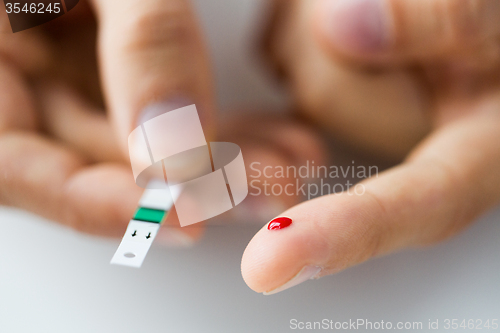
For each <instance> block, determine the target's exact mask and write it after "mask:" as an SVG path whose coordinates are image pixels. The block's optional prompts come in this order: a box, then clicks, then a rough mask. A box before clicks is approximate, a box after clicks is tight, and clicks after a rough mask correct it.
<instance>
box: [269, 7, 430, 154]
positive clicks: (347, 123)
mask: <svg viewBox="0 0 500 333" xmlns="http://www.w3.org/2000/svg"><path fill="white" fill-rule="evenodd" d="M315 3H316V2H311V1H293V2H291V3H289V2H287V3H285V4H282V6H283V7H286V8H282V9H281V10H282V11H284V12H285V13H284V14H282V16H281V17H280V22H279V23H280V24H276V25H275V26H274V27H273V30H271V31H269V32H268V33H269V35H270V38H269V40H270V41H271V44H270V48H269V50H268V51H269V52H270V53H269V54H268V56H270V57H271V58H272V59H273V60H274V61H275V62H276V63H278V64H279V66H280V67H281V70H282V71H284V72H286V73H287V78H288V80H289V86H290V90H291V92H292V95H293V96H294V98H295V99H296V102H297V106H298V109H299V110H300V112H301V116H303V117H304V118H306V119H308V120H310V121H311V122H313V123H314V124H315V125H317V126H319V127H321V128H323V129H325V130H326V131H328V133H330V135H331V136H333V137H334V138H335V139H336V141H338V142H339V143H341V144H344V145H345V146H346V147H348V148H349V149H350V150H353V149H354V150H357V151H358V152H361V153H362V154H364V155H372V156H377V158H380V159H386V160H390V161H395V162H399V161H401V160H402V159H403V158H404V156H406V154H408V152H409V151H410V150H411V149H412V148H413V147H414V146H415V145H416V144H417V143H418V142H420V140H422V138H423V137H424V136H425V135H427V134H428V133H429V131H430V127H431V124H430V119H429V114H428V109H429V108H430V106H431V103H432V99H431V96H429V95H430V94H429V92H428V89H426V88H424V87H423V85H422V84H420V83H421V82H422V81H423V80H421V79H420V77H419V75H418V74H417V73H414V72H410V71H408V70H406V69H397V68H396V69H392V70H389V71H378V72H367V71H362V70H359V69H358V68H355V67H353V66H346V65H345V63H344V62H341V61H339V60H338V59H336V58H333V57H331V56H330V55H329V54H328V53H326V52H324V51H323V50H322V49H321V48H320V47H319V46H318V43H317V42H316V40H315V39H314V38H311V34H310V23H311V21H312V20H313V19H314V15H313V14H314V13H313V11H312V9H314V6H313V5H314V4H315ZM280 4H281V3H280Z"/></svg>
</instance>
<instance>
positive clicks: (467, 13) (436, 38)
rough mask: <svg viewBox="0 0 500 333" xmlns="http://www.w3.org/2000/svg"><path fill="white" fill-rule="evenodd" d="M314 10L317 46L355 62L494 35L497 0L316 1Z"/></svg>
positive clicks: (412, 54)
mask: <svg viewBox="0 0 500 333" xmlns="http://www.w3.org/2000/svg"><path fill="white" fill-rule="evenodd" d="M317 9H318V11H317V14H318V16H319V19H318V20H316V21H317V22H318V24H317V29H316V31H317V32H318V34H319V37H320V40H321V41H322V43H323V44H324V45H325V46H326V47H327V48H329V49H330V50H332V51H335V52H337V53H341V54H343V55H346V56H350V57H354V58H359V59H360V60H377V61H393V60H394V59H401V60H413V59H416V58H425V57H433V56H437V55H443V54H449V53H454V52H457V51H458V50H463V49H464V48H471V47H477V46H478V44H479V45H480V44H482V43H484V42H485V41H489V40H495V38H496V36H499V35H500V20H499V19H498V18H499V17H500V2H499V1H498V0H458V1H457V0H419V1H408V0H320V2H319V3H318V7H317Z"/></svg>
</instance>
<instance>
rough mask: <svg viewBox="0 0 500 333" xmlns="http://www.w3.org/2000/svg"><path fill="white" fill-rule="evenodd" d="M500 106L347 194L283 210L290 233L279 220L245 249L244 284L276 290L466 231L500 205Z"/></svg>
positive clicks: (439, 134)
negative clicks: (489, 209) (470, 224)
mask: <svg viewBox="0 0 500 333" xmlns="http://www.w3.org/2000/svg"><path fill="white" fill-rule="evenodd" d="M497 107H498V106H497ZM497 107H496V109H494V110H492V111H493V112H491V113H490V114H488V115H483V116H481V117H476V118H475V119H473V118H472V117H469V118H470V119H465V118H464V119H463V120H461V121H457V122H456V123H454V124H450V125H448V126H447V127H446V128H442V129H441V130H439V131H438V132H437V133H435V134H434V135H433V136H432V137H431V138H429V140H427V142H425V143H424V144H423V145H422V146H420V147H419V148H418V149H417V151H415V152H414V154H413V156H410V158H409V160H408V161H407V162H406V163H404V164H402V165H400V166H398V167H395V168H393V169H391V170H388V171H386V172H385V173H383V174H380V176H378V177H373V178H370V179H368V180H367V181H365V182H363V183H360V184H358V185H356V187H355V188H354V189H350V190H349V191H348V192H344V193H342V194H339V195H337V194H332V195H327V196H323V197H320V198H317V199H314V200H311V201H307V202H304V203H302V204H300V205H298V206H295V207H293V208H291V209H289V210H288V211H286V212H285V213H283V216H284V217H288V218H289V219H291V220H292V223H291V224H289V225H288V226H287V224H288V223H289V220H288V223H286V221H281V224H280V225H281V226H285V227H286V228H283V229H282V230H272V229H274V228H277V226H278V224H279V222H280V221H276V222H271V223H270V224H268V226H266V227H264V228H263V229H262V230H260V231H259V232H258V233H257V234H256V235H255V236H254V238H253V239H252V241H251V242H250V243H249V245H248V247H247V248H246V250H245V253H244V254H243V259H242V274H243V278H244V279H245V282H246V283H247V284H248V285H249V286H250V288H252V289H253V290H255V291H257V292H265V293H267V294H271V293H276V292H278V291H282V290H284V289H287V288H289V287H292V286H294V285H296V284H298V283H301V282H304V281H306V280H308V279H310V278H316V277H319V276H324V275H328V274H332V273H336V272H338V271H340V270H343V269H345V268H347V267H350V266H353V265H355V264H358V263H361V262H363V261H365V260H367V259H369V258H371V257H373V256H377V255H381V254H385V253H389V252H392V251H395V250H398V249H401V248H404V247H411V246H419V245H425V244H429V243H434V242H437V241H440V240H442V239H444V238H446V237H448V236H450V235H453V234H454V233H456V232H458V231H459V230H461V229H462V228H463V227H465V226H466V225H467V224H468V223H469V222H471V221H472V220H473V219H474V218H476V217H477V216H478V215H479V214H482V213H483V212H484V211H485V210H486V209H488V208H490V207H492V206H493V205H495V204H497V203H498V202H499V201H500V190H499V188H498V186H497V184H498V183H500V174H499V173H498V170H499V168H500V150H499V149H498V145H497V144H496V142H499V141H500V132H499V131H498V128H499V126H500V117H499V115H498V113H497V112H496V110H498V109H497ZM283 222H285V223H284V224H283ZM268 229H271V230H268Z"/></svg>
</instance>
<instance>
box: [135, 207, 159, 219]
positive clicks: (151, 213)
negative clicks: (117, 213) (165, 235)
mask: <svg viewBox="0 0 500 333" xmlns="http://www.w3.org/2000/svg"><path fill="white" fill-rule="evenodd" d="M166 213H167V212H166V211H164V210H159V209H151V208H144V207H139V208H138V209H137V211H136V212H135V215H134V220H139V221H146V222H153V223H161V221H162V220H163V217H165V214H166Z"/></svg>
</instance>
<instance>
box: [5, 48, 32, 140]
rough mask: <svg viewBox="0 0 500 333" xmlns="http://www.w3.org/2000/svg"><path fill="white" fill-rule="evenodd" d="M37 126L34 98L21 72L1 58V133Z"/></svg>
mask: <svg viewBox="0 0 500 333" xmlns="http://www.w3.org/2000/svg"><path fill="white" fill-rule="evenodd" d="M36 127H37V119H36V115H35V105H34V98H33V96H32V95H31V93H30V92H29V88H28V84H27V83H26V82H25V80H24V79H23V77H22V76H21V74H20V72H19V71H18V70H17V69H15V68H13V67H12V66H9V64H8V63H7V62H5V61H3V59H1V58H0V133H2V132H5V131H8V130H12V129H16V130H33V129H35V128H36Z"/></svg>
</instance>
